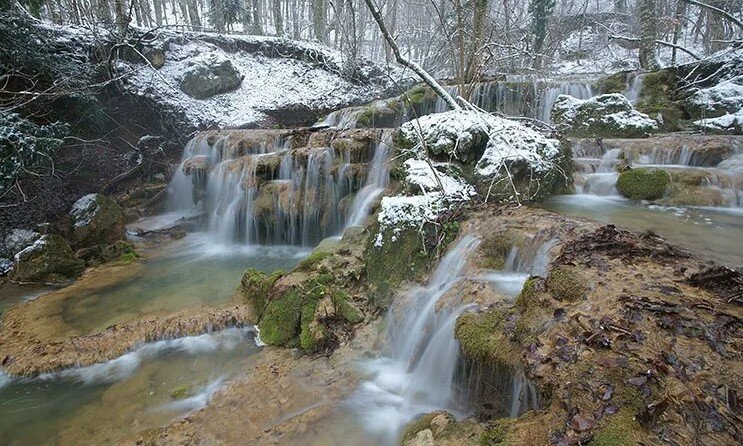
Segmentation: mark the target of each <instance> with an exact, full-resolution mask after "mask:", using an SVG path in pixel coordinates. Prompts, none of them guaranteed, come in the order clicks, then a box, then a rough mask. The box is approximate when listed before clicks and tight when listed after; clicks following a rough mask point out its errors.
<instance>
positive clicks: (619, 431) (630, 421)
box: [588, 409, 644, 446]
mask: <svg viewBox="0 0 743 446" xmlns="http://www.w3.org/2000/svg"><path fill="white" fill-rule="evenodd" d="M643 431H644V429H643V427H642V426H641V425H640V423H638V422H637V421H636V420H635V418H634V417H633V416H632V413H631V412H630V411H629V410H627V409H622V410H620V411H619V412H618V413H616V414H615V415H613V416H611V417H609V420H608V421H607V423H606V424H605V425H604V426H603V427H601V428H600V429H598V431H597V432H596V435H594V437H593V439H592V440H591V442H590V443H588V445H589V446H636V445H638V444H641V443H640V441H642V435H641V432H643Z"/></svg>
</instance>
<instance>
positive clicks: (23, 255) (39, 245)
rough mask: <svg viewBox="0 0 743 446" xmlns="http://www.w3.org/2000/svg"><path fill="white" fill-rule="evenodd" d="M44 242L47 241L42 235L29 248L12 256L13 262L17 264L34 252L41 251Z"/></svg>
mask: <svg viewBox="0 0 743 446" xmlns="http://www.w3.org/2000/svg"><path fill="white" fill-rule="evenodd" d="M46 241H47V236H46V235H42V236H41V237H40V238H39V239H37V240H36V241H35V242H34V243H33V244H32V245H31V246H27V247H26V248H24V249H22V250H21V251H19V252H18V253H16V255H15V256H13V260H15V261H16V263H17V262H20V261H21V260H22V259H24V258H26V257H28V256H29V255H31V254H33V253H35V252H38V251H41V249H42V248H43V247H44V245H46Z"/></svg>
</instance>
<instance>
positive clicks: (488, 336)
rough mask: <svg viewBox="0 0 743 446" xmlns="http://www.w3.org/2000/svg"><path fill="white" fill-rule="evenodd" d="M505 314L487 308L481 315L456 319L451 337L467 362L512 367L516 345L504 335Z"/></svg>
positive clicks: (516, 355) (515, 361)
mask: <svg viewBox="0 0 743 446" xmlns="http://www.w3.org/2000/svg"><path fill="white" fill-rule="evenodd" d="M506 318H507V313H506V312H505V311H503V310H499V309H494V308H493V309H489V310H486V311H484V312H482V313H464V314H462V315H461V316H459V318H458V319H457V323H456V326H455V328H454V337H455V338H456V339H457V341H459V346H460V348H461V349H462V354H463V355H464V356H465V357H466V358H467V359H472V360H475V361H480V362H483V363H487V364H496V365H508V366H512V365H515V364H516V363H517V362H518V360H519V356H520V355H519V354H518V350H517V346H516V345H515V344H513V343H512V342H511V341H509V340H508V338H507V337H506V335H505V333H504V326H505V322H506Z"/></svg>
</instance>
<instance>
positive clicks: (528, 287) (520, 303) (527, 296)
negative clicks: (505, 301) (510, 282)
mask: <svg viewBox="0 0 743 446" xmlns="http://www.w3.org/2000/svg"><path fill="white" fill-rule="evenodd" d="M537 280H539V278H538V277H529V278H528V279H526V282H524V287H523V288H521V292H520V293H519V295H518V296H516V299H515V300H514V304H516V307H518V309H519V310H521V311H526V310H527V308H528V307H529V306H530V304H531V303H532V302H533V301H534V299H535V297H536V293H537V290H536V282H537Z"/></svg>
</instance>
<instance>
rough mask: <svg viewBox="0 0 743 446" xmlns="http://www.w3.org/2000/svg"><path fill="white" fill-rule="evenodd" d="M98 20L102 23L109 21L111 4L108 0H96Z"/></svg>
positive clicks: (110, 20)
mask: <svg viewBox="0 0 743 446" xmlns="http://www.w3.org/2000/svg"><path fill="white" fill-rule="evenodd" d="M98 21H99V22H102V23H111V22H112V21H113V19H112V15H111V5H110V4H109V2H108V0H98Z"/></svg>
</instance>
